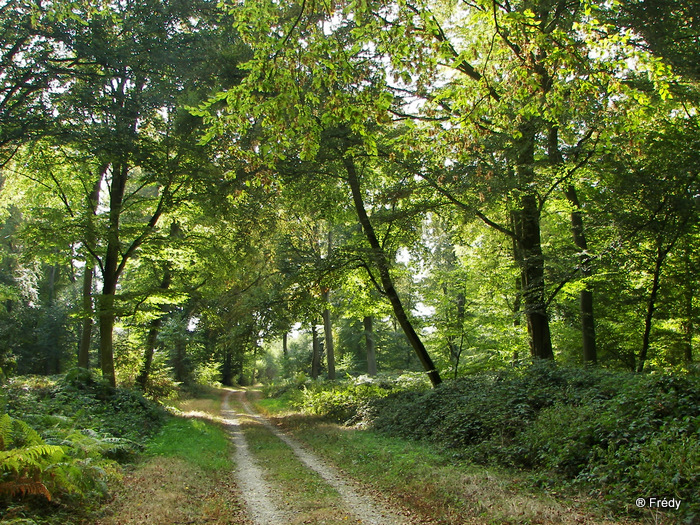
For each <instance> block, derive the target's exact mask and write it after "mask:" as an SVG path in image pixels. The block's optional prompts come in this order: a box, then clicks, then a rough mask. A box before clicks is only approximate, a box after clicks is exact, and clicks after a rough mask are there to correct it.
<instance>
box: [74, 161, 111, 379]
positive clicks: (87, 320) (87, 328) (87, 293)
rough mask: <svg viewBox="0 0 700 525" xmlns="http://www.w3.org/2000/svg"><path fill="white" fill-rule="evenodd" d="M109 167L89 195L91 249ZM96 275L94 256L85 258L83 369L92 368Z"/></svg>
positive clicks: (80, 356)
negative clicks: (102, 190) (94, 283)
mask: <svg viewBox="0 0 700 525" xmlns="http://www.w3.org/2000/svg"><path fill="white" fill-rule="evenodd" d="M107 169H108V166H104V167H102V168H101V169H100V176H99V177H98V179H97V181H96V182H95V185H94V186H93V187H92V192H90V195H88V203H87V207H88V213H87V227H86V229H85V243H86V244H87V245H88V246H89V247H90V248H91V249H94V247H95V230H94V224H93V218H94V216H95V214H96V213H97V207H98V206H99V202H100V187H101V186H102V180H103V179H104V176H105V173H106V171H107ZM94 275H95V266H94V262H93V261H92V255H87V256H86V257H85V270H84V273H83V290H82V293H83V316H84V317H83V322H82V329H81V332H80V346H79V347H78V366H79V367H81V368H90V346H91V342H92V326H93V324H94V320H93V316H94V314H95V312H94V305H93V302H92V281H93V277H94Z"/></svg>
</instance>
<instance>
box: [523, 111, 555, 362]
mask: <svg viewBox="0 0 700 525" xmlns="http://www.w3.org/2000/svg"><path fill="white" fill-rule="evenodd" d="M520 132H521V133H522V138H521V139H520V140H519V141H518V144H517V147H518V159H517V165H516V174H517V176H518V179H519V182H520V185H521V190H522V192H523V193H522V196H521V197H520V203H519V205H520V219H521V223H520V228H521V230H520V231H521V235H520V236H519V238H518V247H519V249H520V253H521V254H522V261H521V276H522V282H523V303H524V307H525V317H526V319H527V326H528V332H529V334H530V353H531V354H532V356H533V357H534V358H536V359H553V358H554V352H553V350H552V337H551V334H550V331H549V317H548V315H547V303H546V300H545V280H544V255H543V253H542V242H541V234H540V208H539V202H538V198H537V194H536V193H535V192H534V190H533V189H532V188H531V185H532V183H533V181H534V179H535V174H534V165H535V135H536V132H537V129H536V126H535V125H534V124H533V123H531V122H526V123H524V124H522V125H521V126H520Z"/></svg>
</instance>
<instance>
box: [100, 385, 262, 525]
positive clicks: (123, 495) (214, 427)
mask: <svg viewBox="0 0 700 525" xmlns="http://www.w3.org/2000/svg"><path fill="white" fill-rule="evenodd" d="M219 406H220V402H219V400H218V397H217V396H213V395H212V396H210V397H208V398H205V399H196V400H186V401H181V402H179V403H178V406H177V408H178V409H179V410H180V411H181V412H182V416H179V417H171V418H170V419H168V421H167V422H166V423H165V425H164V426H163V428H162V429H161V431H160V432H159V433H158V434H156V435H155V436H154V438H153V439H152V440H151V441H150V442H149V443H148V444H147V447H146V455H145V457H144V459H143V460H142V461H141V462H139V463H138V464H137V466H136V467H134V468H133V469H132V470H131V471H130V472H129V473H128V474H127V475H126V476H125V478H124V482H123V484H122V487H121V488H120V489H119V491H118V492H117V494H116V497H115V499H114V501H113V502H112V503H111V504H110V505H109V507H108V508H107V509H106V510H105V512H104V513H103V516H102V517H101V518H100V520H99V521H98V523H99V524H100V525H116V524H120V525H123V524H129V525H136V524H154V525H169V524H172V523H209V524H215V525H224V524H240V525H245V524H248V523H250V522H249V521H248V520H247V518H246V516H245V512H244V510H243V506H242V503H241V500H240V497H239V494H238V492H237V489H236V486H235V483H234V480H233V469H234V465H233V463H232V459H231V454H232V451H231V443H230V441H229V438H228V435H227V433H226V431H225V430H224V428H223V427H222V426H221V425H220V424H219V423H218V422H217V414H218V410H219Z"/></svg>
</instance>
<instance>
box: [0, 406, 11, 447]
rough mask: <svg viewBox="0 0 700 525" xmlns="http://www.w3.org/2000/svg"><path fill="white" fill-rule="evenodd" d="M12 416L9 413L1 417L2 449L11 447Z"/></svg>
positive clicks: (0, 442)
mask: <svg viewBox="0 0 700 525" xmlns="http://www.w3.org/2000/svg"><path fill="white" fill-rule="evenodd" d="M12 421H13V420H12V418H11V417H10V416H9V415H8V414H3V415H2V416H1V417H0V450H5V449H7V448H9V445H10V443H12V427H13V425H12Z"/></svg>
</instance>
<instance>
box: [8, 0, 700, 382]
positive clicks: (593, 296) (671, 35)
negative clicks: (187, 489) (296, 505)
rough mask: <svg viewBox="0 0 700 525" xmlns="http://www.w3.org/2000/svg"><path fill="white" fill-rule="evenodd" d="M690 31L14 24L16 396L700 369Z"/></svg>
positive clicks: (226, 16)
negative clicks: (86, 371)
mask: <svg viewBox="0 0 700 525" xmlns="http://www.w3.org/2000/svg"><path fill="white" fill-rule="evenodd" d="M692 7H693V6H692V3H691V2H683V1H668V2H655V3H653V4H651V3H647V2H644V3H639V2H634V1H626V0H623V1H621V2H617V3H615V4H610V3H604V2H594V1H588V0H584V1H578V0H577V1H571V0H522V1H512V2H498V1H496V0H475V1H466V2H450V1H443V0H435V1H425V0H419V1H410V0H408V1H407V0H398V1H394V0H362V1H341V2H335V3H325V2H309V1H306V0H303V1H302V2H297V1H294V0H285V1H281V2H274V3H270V2H267V1H264V0H246V1H244V2H220V3H212V2H209V1H206V0H201V1H197V2H181V1H178V0H148V1H147V2H131V1H126V2H118V3H113V2H97V3H95V2H87V1H83V0H74V1H71V2H66V3H60V4H42V3H37V4H35V3H32V2H23V1H21V0H12V1H8V2H5V3H4V4H3V6H2V7H1V8H0V27H1V28H2V29H1V33H0V39H1V40H2V46H1V47H0V49H1V50H2V51H1V53H2V55H1V57H0V67H1V68H2V69H1V70H0V71H1V72H2V75H1V77H0V78H1V80H2V90H1V92H0V124H1V128H0V184H1V185H2V186H1V187H2V195H1V196H0V219H1V222H2V230H3V236H2V244H1V245H0V299H1V301H2V306H1V307H0V317H1V318H2V324H1V326H2V328H0V330H2V333H3V336H4V337H2V338H0V340H1V341H2V342H1V343H0V344H1V345H2V346H0V367H2V371H3V373H4V374H12V373H54V372H58V371H60V370H65V369H67V368H69V367H71V366H75V365H79V366H81V367H94V366H97V367H99V368H100V369H101V371H102V374H103V376H104V377H105V378H106V379H107V380H109V381H110V382H111V383H112V384H116V383H117V382H120V383H124V384H135V385H138V386H140V387H141V388H143V389H146V390H148V389H149V388H159V387H158V385H159V384H160V385H161V386H162V384H163V382H166V383H167V382H168V381H178V382H188V381H195V380H197V378H198V377H204V376H206V377H211V376H212V375H213V376H216V377H218V378H219V380H221V381H222V382H224V383H226V384H231V383H234V382H249V381H257V380H260V379H262V378H264V377H274V376H278V375H285V374H286V375H293V374H296V373H305V374H311V375H314V376H319V375H327V376H328V377H329V378H331V379H333V378H334V377H336V376H337V375H338V374H347V373H350V374H361V373H370V374H375V373H377V372H378V371H385V372H398V371H403V370H422V371H423V372H425V373H426V374H427V376H428V378H429V379H430V381H431V382H432V384H433V385H437V384H439V383H440V382H441V381H442V380H443V378H444V377H448V376H450V377H458V376H460V375H462V374H465V373H468V372H470V371H477V370H483V369H490V368H500V367H506V366H511V365H513V364H520V363H522V362H530V361H532V360H541V359H544V360H555V361H561V362H566V363H577V364H581V365H594V364H597V365H600V366H609V367H616V368H627V369H631V370H635V371H638V372H642V371H645V370H649V369H674V370H692V369H693V366H694V364H693V363H694V361H695V360H697V357H696V353H697V344H698V335H697V326H698V315H699V313H698V312H699V309H698V306H699V305H698V301H699V298H698V286H697V275H698V267H699V264H700V260H698V253H700V252H699V251H698V250H697V247H698V243H699V242H700V241H699V238H698V228H697V224H698V212H699V210H700V204H699V199H700V197H699V195H700V182H699V181H698V177H699V175H700V164H699V161H698V158H697V155H696V151H697V150H698V144H697V142H698V139H697V137H698V101H699V100H700V98H699V97H698V93H699V91H698V67H697V63H696V62H697V60H695V57H696V56H697V52H696V51H697V50H698V49H700V43H699V42H698V38H699V37H698V32H697V27H696V26H697V19H696V18H697V17H694V16H693V14H692V12H691V11H692ZM660 13H661V14H663V16H661V14H660ZM652 15H653V16H654V17H657V18H658V20H660V21H659V23H656V24H648V23H646V21H647V20H648V19H649V17H651V16H652ZM94 324H96V325H97V326H98V327H99V333H95V334H93V332H94V330H93V325H94ZM320 330H323V336H319V335H318V334H319V333H320Z"/></svg>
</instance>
